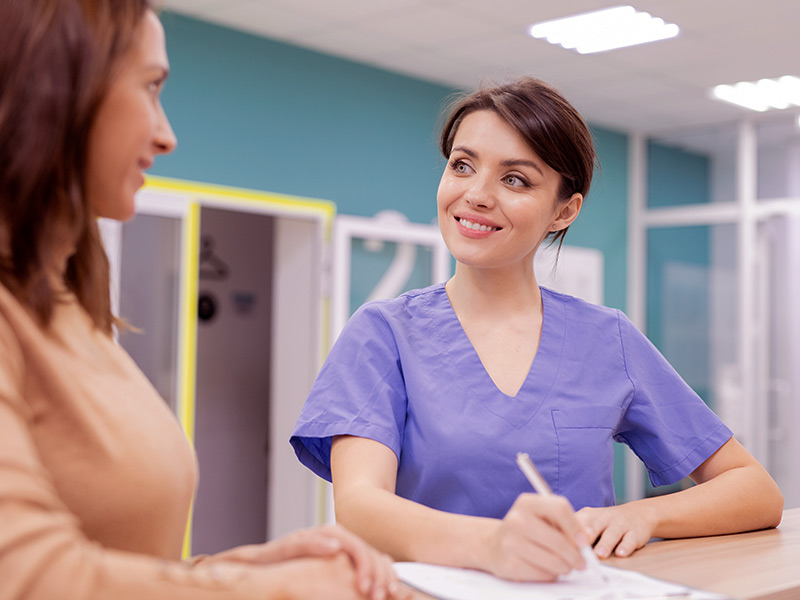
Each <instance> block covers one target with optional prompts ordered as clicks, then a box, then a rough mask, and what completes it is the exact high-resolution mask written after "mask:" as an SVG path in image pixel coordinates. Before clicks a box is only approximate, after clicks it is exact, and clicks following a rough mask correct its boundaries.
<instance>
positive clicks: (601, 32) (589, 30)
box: [528, 6, 680, 54]
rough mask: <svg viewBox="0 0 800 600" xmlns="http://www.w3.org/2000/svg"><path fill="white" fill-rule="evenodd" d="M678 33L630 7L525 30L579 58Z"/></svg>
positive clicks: (536, 25)
mask: <svg viewBox="0 0 800 600" xmlns="http://www.w3.org/2000/svg"><path fill="white" fill-rule="evenodd" d="M679 31H680V29H679V28H678V26H677V25H675V24H673V23H666V22H664V19H659V18H658V17H653V16H651V15H650V14H649V13H646V12H640V11H637V10H636V9H635V8H633V7H632V6H615V7H612V8H606V9H603V10H596V11H592V12H588V13H583V14H580V15H575V16H572V17H566V18H564V19H554V20H552V21H544V22H543V23H536V24H534V25H531V26H530V27H529V28H528V33H529V34H530V35H531V36H532V37H535V38H539V39H541V38H544V39H546V40H547V41H548V42H550V43H551V44H559V45H561V46H563V47H564V48H568V49H569V50H575V51H576V52H578V53H580V54H590V53H592V52H604V51H606V50H614V49H615V48H624V47H625V46H635V45H637V44H646V43H648V42H655V41H657V40H664V39H667V38H672V37H675V36H676V35H678V32H679Z"/></svg>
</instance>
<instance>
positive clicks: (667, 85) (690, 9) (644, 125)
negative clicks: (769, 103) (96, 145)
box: [163, 0, 800, 132]
mask: <svg viewBox="0 0 800 600" xmlns="http://www.w3.org/2000/svg"><path fill="white" fill-rule="evenodd" d="M625 3H626V2H625V1H624V0H621V1H614V0H165V2H163V5H164V6H165V8H168V9H170V10H174V11H176V12H181V13H184V14H187V15H191V16H194V17H197V18H200V19H204V20H208V21H213V22H216V23H219V24H221V25H225V26H229V27H234V28H238V29H242V30H245V31H248V32H251V33H257V34H261V35H264V36H266V37H269V38H273V39H277V40H280V41H284V42H287V43H291V44H295V45H299V46H303V47H306V48H310V49H313V50H317V51H321V52H325V53H328V54H333V55H337V56H340V57H343V58H347V59H350V60H355V61H359V62H363V63H367V64H370V65H374V66H377V67H380V68H384V69H388V70H392V71H396V72H399V73H403V74H407V75H411V76H413V77H417V78H421V79H425V80H429V81H433V82H436V83H440V84H443V85H446V86H450V87H464V88H471V87H474V86H475V85H477V84H478V83H479V82H480V81H481V80H488V81H500V80H504V79H507V78H509V77H511V76H514V75H518V74H523V73H524V74H531V75H534V76H536V77H539V78H541V79H544V80H546V81H548V82H550V83H552V84H553V85H555V86H556V87H557V88H559V89H560V90H561V91H562V92H563V93H564V94H565V95H566V96H567V97H568V98H569V99H570V100H571V101H572V102H573V103H574V104H575V106H576V107H577V108H578V109H579V110H580V111H581V113H582V114H583V115H584V117H585V118H586V119H587V120H588V121H590V122H592V123H595V124H597V125H603V126H606V127H610V128H613V129H617V130H621V131H648V132H655V131H670V130H674V129H675V128H678V127H683V126H697V125H704V124H716V123H721V122H727V121H736V120H740V119H742V118H743V117H746V116H751V115H755V114H756V113H753V112H752V111H748V110H746V109H742V108H739V107H736V106H733V105H727V104H724V103H721V102H718V101H715V100H712V99H710V98H709V96H708V90H709V88H711V87H712V86H714V85H716V84H720V83H736V82H738V81H742V80H755V79H760V78H762V77H770V78H771V77H779V76H781V75H798V76H800V34H799V33H798V26H800V0H630V2H629V3H630V4H632V5H633V6H635V7H636V8H637V9H639V10H643V11H646V12H649V13H650V14H652V15H654V16H657V17H661V18H663V19H664V20H665V21H668V22H671V23H676V24H677V25H678V26H679V27H680V28H681V33H680V34H679V36H678V37H677V38H673V39H670V40H665V41H660V42H654V43H651V44H645V45H641V46H635V47H631V48H623V49H619V50H612V51H610V52H605V53H601V54H592V55H579V54H577V53H575V52H573V51H570V50H565V49H563V48H561V47H560V46H552V45H550V44H548V43H547V42H545V41H542V40H536V39H533V38H530V37H528V36H527V34H526V29H527V26H528V25H530V24H532V23H535V22H539V21H544V20H548V19H553V18H556V17H562V16H567V15H572V14H577V13H580V12H587V11H590V10H596V9H598V8H603V7H607V6H616V5H619V4H625ZM790 110H791V109H790ZM798 111H800V109H798ZM795 112H797V111H795Z"/></svg>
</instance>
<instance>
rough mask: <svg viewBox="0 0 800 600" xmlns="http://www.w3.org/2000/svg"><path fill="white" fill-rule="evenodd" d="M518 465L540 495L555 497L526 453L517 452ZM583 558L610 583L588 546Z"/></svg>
mask: <svg viewBox="0 0 800 600" xmlns="http://www.w3.org/2000/svg"><path fill="white" fill-rule="evenodd" d="M517 465H518V466H519V468H520V470H521V471H522V473H523V474H524V475H525V477H526V478H527V479H528V481H530V483H531V485H532V486H533V489H534V490H536V492H537V493H538V494H541V495H542V496H552V495H553V490H551V489H550V486H549V485H547V482H546V481H545V480H544V477H542V476H541V475H540V474H539V471H537V470H536V467H534V466H533V461H531V457H530V456H528V455H527V454H526V453H525V452H517ZM581 556H583V560H585V561H586V565H587V566H588V567H590V568H591V569H592V570H593V571H595V572H596V573H597V574H598V575H599V576H600V577H601V578H602V579H603V581H608V579H606V576H605V575H604V574H603V572H602V569H601V568H600V560H599V559H598V558H597V555H596V554H595V553H594V551H593V550H592V549H591V547H590V546H589V545H588V544H586V545H584V546H582V547H581Z"/></svg>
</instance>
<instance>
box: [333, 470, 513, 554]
mask: <svg viewBox="0 0 800 600" xmlns="http://www.w3.org/2000/svg"><path fill="white" fill-rule="evenodd" d="M335 504H336V520H337V522H339V523H340V524H342V525H344V526H345V527H347V528H348V529H350V530H351V531H353V532H354V533H356V534H358V535H360V536H361V537H362V538H364V539H365V540H366V541H367V542H369V543H370V544H372V545H373V546H375V547H376V548H378V549H379V550H381V551H383V552H386V553H387V554H389V555H390V556H392V557H393V558H394V559H395V560H413V561H419V562H431V563H437V564H444V565H450V566H459V567H472V568H479V569H484V568H485V565H486V560H485V556H484V555H485V549H486V545H487V540H488V538H489V537H490V535H491V533H492V531H493V530H494V529H495V528H496V527H498V521H497V520H496V519H488V518H481V517H470V516H465V515H456V514H451V513H446V512H442V511H438V510H435V509H432V508H429V507H427V506H423V505H421V504H417V503H416V502H412V501H410V500H406V499H405V498H401V497H399V496H396V495H395V494H393V493H391V492H389V491H386V490H382V489H378V488H375V487H370V486H366V485H365V486H353V487H351V488H349V489H347V490H344V491H337V493H336V502H335Z"/></svg>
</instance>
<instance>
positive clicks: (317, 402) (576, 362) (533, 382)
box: [291, 77, 783, 580]
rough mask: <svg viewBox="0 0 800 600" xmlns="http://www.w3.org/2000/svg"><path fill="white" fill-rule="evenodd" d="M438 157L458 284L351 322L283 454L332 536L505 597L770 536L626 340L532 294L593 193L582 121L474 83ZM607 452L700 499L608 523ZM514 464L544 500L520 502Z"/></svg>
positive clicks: (715, 433)
mask: <svg viewBox="0 0 800 600" xmlns="http://www.w3.org/2000/svg"><path fill="white" fill-rule="evenodd" d="M440 149H441V152H442V155H443V156H444V158H445V159H446V160H447V161H448V162H447V166H446V167H445V169H444V173H443V174H442V178H441V182H440V184H439V190H438V195H437V204H438V214H439V227H440V229H441V232H442V236H443V238H444V241H445V243H446V244H447V246H448V248H449V249H450V252H451V253H452V255H453V257H454V258H455V260H456V270H455V275H454V276H453V277H452V279H450V280H449V281H447V282H446V283H445V284H438V285H434V286H431V287H428V288H425V289H422V290H413V291H411V292H407V293H405V294H402V295H401V296H399V297H398V298H395V299H391V300H382V301H377V302H372V303H369V304H367V305H365V306H363V307H361V308H360V309H359V310H358V311H357V312H356V314H354V315H353V317H352V318H351V319H350V321H349V322H348V324H347V326H346V327H345V329H344V330H343V331H342V333H341V335H340V337H339V339H338V340H337V341H336V344H335V345H334V347H333V349H332V350H331V352H330V354H329V356H328V359H327V360H326V362H325V365H324V366H323V368H322V370H321V371H320V374H319V376H318V378H317V381H316V383H315V384H314V387H313V389H312V390H311V394H310V396H309V398H308V400H307V402H306V405H305V407H304V409H303V412H302V414H301V416H300V419H299V420H298V423H297V426H296V428H295V432H294V435H293V437H292V440H291V441H292V444H293V445H294V448H295V451H296V453H297V455H298V457H299V458H300V460H301V461H302V462H303V463H304V464H305V465H306V466H308V467H309V468H311V469H312V470H313V471H314V472H316V473H317V474H319V475H320V476H321V477H325V478H327V479H330V480H332V482H333V492H334V498H335V502H336V516H337V519H338V520H339V521H340V522H341V523H343V524H344V525H345V526H347V527H349V528H350V529H352V530H353V531H355V532H356V533H358V534H360V535H362V536H363V537H364V538H365V539H366V540H367V541H369V542H371V543H372V544H374V545H375V546H376V547H377V548H379V549H381V550H383V551H384V552H387V553H389V554H390V555H392V556H393V557H394V558H395V559H396V560H414V561H421V562H429V563H438V564H444V565H451V566H460V567H472V568H475V569H482V570H485V571H489V572H491V573H494V574H496V575H498V576H501V577H505V578H509V579H522V580H552V579H555V578H557V577H558V576H560V575H563V574H566V573H568V572H569V571H571V570H572V569H576V568H578V569H579V568H582V567H583V566H584V559H583V558H582V555H581V553H580V550H581V548H583V549H584V551H585V548H586V545H587V544H593V545H594V552H595V553H596V555H597V556H598V557H600V558H605V557H608V556H609V555H610V554H611V553H612V552H613V553H615V554H616V555H618V556H628V555H630V554H631V553H633V552H634V551H635V550H636V549H637V548H639V547H641V546H642V545H644V544H645V543H646V542H647V541H648V539H650V538H651V537H688V536H700V535H715V534H721V533H732V532H736V531H743V530H748V529H757V528H763V527H771V526H775V525H777V524H778V522H779V521H780V519H781V509H782V505H783V498H782V496H781V493H780V491H779V490H778V488H777V486H776V485H775V482H774V481H773V480H772V478H771V477H770V476H769V475H768V474H767V472H766V471H765V470H764V469H763V468H762V467H761V465H759V464H758V462H756V461H755V459H753V457H752V456H751V455H750V454H749V453H748V452H747V451H746V450H745V449H744V448H743V447H742V446H741V445H740V444H739V443H738V442H737V441H736V440H735V439H734V438H733V437H732V435H731V431H730V430H729V429H728V428H727V427H726V426H725V425H724V424H723V423H722V422H721V421H720V420H719V419H718V418H717V417H716V415H714V414H713V413H712V412H711V411H710V410H709V409H708V408H707V407H706V405H705V404H704V403H703V401H702V400H701V399H700V398H699V397H698V396H697V394H695V393H694V392H693V391H692V390H691V388H689V386H687V385H686V384H685V383H684V382H683V380H681V378H680V377H679V376H678V374H677V373H676V372H675V371H674V370H673V369H672V368H671V367H670V366H669V364H667V362H666V361H665V360H664V358H663V357H662V356H661V355H660V354H659V353H658V351H657V350H656V349H655V348H654V347H653V346H652V344H650V343H649V342H648V341H647V339H646V338H645V337H644V336H643V335H642V334H641V333H640V332H639V331H637V330H636V328H635V327H634V326H633V325H632V323H631V322H630V321H629V320H628V319H627V318H626V317H625V316H624V315H623V314H622V313H621V312H620V311H616V310H611V309H608V308H605V307H602V306H595V305H592V304H589V303H587V302H584V301H582V300H579V299H577V298H573V297H571V296H566V295H564V294H559V293H556V292H554V291H552V290H548V289H546V288H541V287H540V286H539V285H538V284H537V281H536V275H535V273H534V270H533V257H534V254H535V253H536V251H537V249H538V248H539V246H540V245H541V244H542V243H543V242H545V241H546V240H549V241H550V242H559V243H560V242H561V240H562V239H563V236H564V234H565V233H566V231H567V229H568V228H569V227H570V225H571V224H572V223H573V222H574V221H575V219H576V218H577V217H578V214H579V213H580V210H581V206H582V204H583V201H584V198H585V197H586V195H587V194H588V192H589V186H590V184H591V180H592V173H593V169H594V165H595V153H594V148H593V144H592V137H591V134H590V132H589V129H588V128H587V126H586V124H585V123H584V122H583V119H582V118H581V117H580V115H579V114H578V112H577V111H576V110H575V109H574V108H573V107H572V106H571V105H570V104H569V103H568V102H567V101H566V100H565V99H564V98H563V97H562V96H561V95H560V94H559V93H558V92H557V91H556V90H554V89H553V88H552V87H550V86H549V85H547V84H545V83H543V82H541V81H538V80H536V79H533V78H530V77H525V78H521V79H519V80H516V81H513V82H511V83H508V84H505V85H500V86H496V87H487V88H485V89H480V90H478V91H477V92H474V93H473V94H469V95H467V96H465V97H463V98H460V99H459V100H458V101H457V102H456V103H455V104H454V106H453V107H452V109H451V111H450V112H449V114H448V116H447V118H446V121H445V123H444V128H443V130H442V135H441V138H440ZM387 160H388V159H387ZM614 440H616V441H618V442H622V443H625V444H627V445H629V446H630V447H631V448H632V449H633V450H634V452H635V453H636V454H637V456H639V458H641V459H642V460H643V462H644V463H645V466H646V467H647V469H648V471H649V472H650V478H651V481H652V482H653V483H654V485H666V484H670V483H674V482H676V481H678V480H680V479H682V478H684V477H687V476H689V477H691V478H692V480H694V482H695V483H697V485H696V486H694V487H692V488H690V489H687V490H684V491H681V492H678V493H675V494H670V495H665V496H661V497H657V498H648V499H645V500H641V501H636V502H630V503H627V504H621V505H619V506H617V505H616V500H615V497H614V487H613V477H612V475H613V444H612V442H613V441H614ZM519 452H524V453H527V454H529V455H530V456H531V457H532V458H533V460H534V462H535V463H536V465H537V466H538V467H539V470H540V472H541V475H542V476H543V477H544V479H545V480H546V481H547V482H548V483H549V487H551V488H552V489H553V491H554V492H555V493H556V495H554V496H553V495H547V496H538V495H536V494H532V493H530V492H531V487H530V484H529V483H528V481H527V480H526V478H525V477H524V476H523V473H522V472H521V471H520V470H518V468H517V464H516V461H515V457H516V455H517V453H519ZM573 508H574V509H576V510H578V512H577V513H573Z"/></svg>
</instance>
